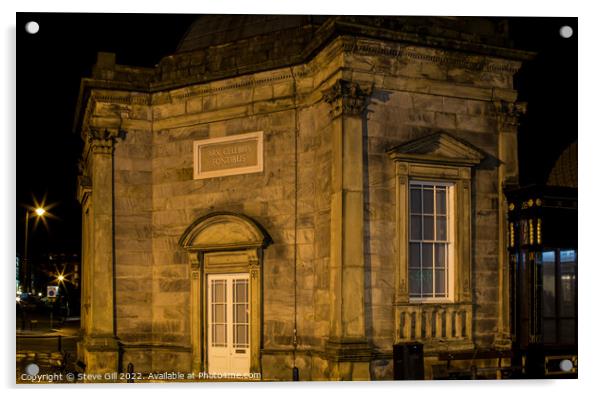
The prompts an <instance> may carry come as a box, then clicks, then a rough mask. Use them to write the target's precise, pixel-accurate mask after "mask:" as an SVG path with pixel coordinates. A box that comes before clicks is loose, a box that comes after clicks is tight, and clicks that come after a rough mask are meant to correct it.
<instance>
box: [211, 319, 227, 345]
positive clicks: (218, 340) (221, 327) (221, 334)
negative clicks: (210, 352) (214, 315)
mask: <svg viewBox="0 0 602 397" xmlns="http://www.w3.org/2000/svg"><path fill="white" fill-rule="evenodd" d="M213 346H216V347H226V324H213Z"/></svg>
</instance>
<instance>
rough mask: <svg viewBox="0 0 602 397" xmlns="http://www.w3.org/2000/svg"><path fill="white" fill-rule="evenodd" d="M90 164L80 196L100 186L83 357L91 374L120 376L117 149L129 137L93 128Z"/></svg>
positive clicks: (93, 204)
mask: <svg viewBox="0 0 602 397" xmlns="http://www.w3.org/2000/svg"><path fill="white" fill-rule="evenodd" d="M85 136H86V140H87V142H86V144H87V145H88V149H89V150H87V151H86V156H85V157H86V158H85V162H84V160H82V161H81V162H80V165H79V168H80V172H81V175H80V177H79V182H80V189H79V193H80V195H81V198H82V199H85V198H86V197H89V196H90V194H91V193H92V187H94V193H93V197H92V199H91V200H90V201H89V204H88V206H87V207H88V208H89V210H90V214H91V215H90V219H89V222H90V223H89V231H88V232H87V233H86V234H85V236H84V239H85V240H84V242H83V243H84V244H85V245H86V246H88V247H89V252H88V251H87V254H86V259H85V261H84V263H82V265H83V271H84V274H88V279H89V280H93V281H94V282H93V286H92V284H90V283H86V285H85V286H84V290H83V291H82V294H83V296H84V301H85V302H89V307H86V309H87V311H86V313H87V314H86V318H87V321H88V327H86V328H85V330H84V332H85V334H84V338H83V343H82V345H81V347H82V350H83V352H82V354H80V357H81V356H83V357H84V360H85V362H86V366H87V372H90V373H108V372H115V371H117V369H118V359H119V357H118V356H119V355H118V343H117V337H116V334H115V317H114V306H115V302H114V288H115V284H114V279H115V275H114V263H113V258H114V256H113V255H112V253H113V252H114V245H113V230H114V228H113V224H114V214H113V187H114V186H113V185H114V181H113V148H114V144H115V142H116V140H117V139H118V138H124V137H125V133H124V132H123V131H121V130H119V129H118V128H96V127H90V128H89V129H87V130H86V131H85Z"/></svg>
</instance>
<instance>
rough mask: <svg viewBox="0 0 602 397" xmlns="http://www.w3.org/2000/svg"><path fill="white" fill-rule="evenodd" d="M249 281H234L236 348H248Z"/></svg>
mask: <svg viewBox="0 0 602 397" xmlns="http://www.w3.org/2000/svg"><path fill="white" fill-rule="evenodd" d="M248 285H249V281H248V280H243V279H238V280H233V284H232V287H233V288H232V289H233V291H234V297H233V303H232V310H233V315H232V317H233V329H234V347H235V348H236V347H244V348H246V347H247V346H248V340H247V338H248V327H249V324H248V311H249V304H248V302H249V295H248Z"/></svg>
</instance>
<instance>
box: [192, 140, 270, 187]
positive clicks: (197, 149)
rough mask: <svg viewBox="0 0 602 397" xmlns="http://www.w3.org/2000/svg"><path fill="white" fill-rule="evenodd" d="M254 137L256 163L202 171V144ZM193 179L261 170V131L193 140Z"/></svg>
mask: <svg viewBox="0 0 602 397" xmlns="http://www.w3.org/2000/svg"><path fill="white" fill-rule="evenodd" d="M251 139H256V140H257V164H256V165H253V166H248V167H239V168H229V169H224V170H218V171H206V172H202V171H201V169H200V166H201V148H202V147H203V146H209V145H214V144H221V143H227V142H236V141H246V140H251ZM193 164H194V165H193V166H194V169H193V179H208V178H216V177H220V176H230V175H241V174H252V173H256V172H263V131H256V132H249V133H246V134H237V135H230V136H225V137H219V138H209V139H203V140H199V141H194V142H193Z"/></svg>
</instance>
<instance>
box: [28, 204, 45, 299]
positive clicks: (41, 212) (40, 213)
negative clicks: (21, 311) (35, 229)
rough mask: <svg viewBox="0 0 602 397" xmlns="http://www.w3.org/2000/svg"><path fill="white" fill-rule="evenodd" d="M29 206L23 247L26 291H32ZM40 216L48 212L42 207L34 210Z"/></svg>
mask: <svg viewBox="0 0 602 397" xmlns="http://www.w3.org/2000/svg"><path fill="white" fill-rule="evenodd" d="M29 212H30V210H29V208H27V209H25V247H24V249H23V278H24V279H25V280H24V281H25V292H29V291H31V283H32V281H33V280H31V268H30V266H29V258H28V256H27V249H28V246H29ZM32 212H33V213H34V214H35V215H36V216H37V217H38V218H41V217H43V216H44V214H45V213H46V210H45V209H44V208H42V207H38V208H36V209H34V210H33V211H32Z"/></svg>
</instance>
